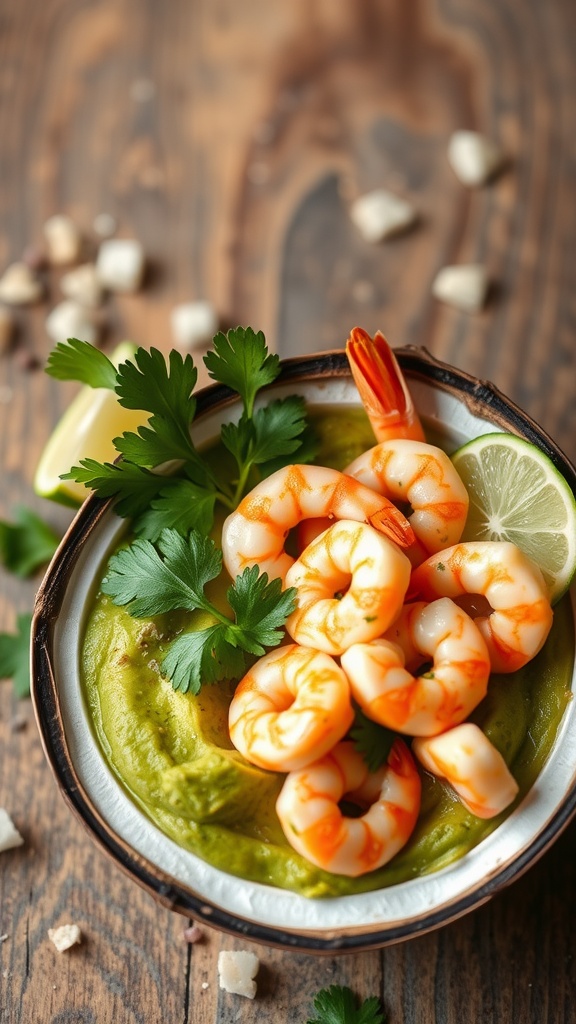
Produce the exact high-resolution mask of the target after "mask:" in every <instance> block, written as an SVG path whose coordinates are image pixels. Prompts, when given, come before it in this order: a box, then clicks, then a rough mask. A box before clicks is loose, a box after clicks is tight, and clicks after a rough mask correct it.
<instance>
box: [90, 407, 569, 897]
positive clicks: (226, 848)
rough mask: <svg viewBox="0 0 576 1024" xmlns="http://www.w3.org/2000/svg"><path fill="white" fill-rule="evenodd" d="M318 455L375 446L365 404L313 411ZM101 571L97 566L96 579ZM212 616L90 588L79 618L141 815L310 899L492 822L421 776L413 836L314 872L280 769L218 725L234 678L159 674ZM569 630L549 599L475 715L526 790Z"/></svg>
mask: <svg viewBox="0 0 576 1024" xmlns="http://www.w3.org/2000/svg"><path fill="white" fill-rule="evenodd" d="M314 424H315V427H316V429H317V432H318V435H319V438H320V452H319V455H318V459H317V461H318V462H319V463H321V464H324V465H329V466H335V467H339V468H340V467H342V466H345V465H347V463H348V462H350V461H351V460H352V459H353V458H355V457H356V456H357V455H359V454H361V452H362V451H364V450H366V448H369V447H370V446H371V445H372V444H374V437H373V434H372V432H371V430H370V427H369V424H368V422H367V420H366V417H365V414H364V412H363V410H362V409H357V410H356V409H352V410H349V411H348V410H342V409H338V410H334V411H322V412H321V413H317V414H315V415H314ZM104 574H105V570H104V572H103V574H102V575H104ZM207 624H208V621H207V617H206V616H205V614H204V613H195V614H193V615H190V614H187V615H183V614H181V613H174V614H171V615H167V616H159V617H157V618H156V619H155V620H154V621H151V620H146V619H135V618H132V616H131V615H129V614H128V613H127V612H126V610H125V609H124V608H120V607H116V606H115V605H114V604H112V602H111V600H110V599H109V598H108V597H106V596H105V595H103V594H102V593H98V594H97V595H96V597H95V600H94V604H93V608H92V610H91V613H90V615H89V619H88V622H87V626H86V634H85V639H84V645H83V652H82V676H83V683H84V687H85V692H86V697H87V702H88V706H89V710H90V714H91V717H92V721H93V724H94V729H95V732H96V735H97V737H98V740H99V742H100V745H101V747H102V749H103V751H104V754H105V756H106V758H107V760H108V761H109V763H110V765H111V767H112V768H113V770H114V771H115V773H116V774H117V776H118V778H119V779H120V781H121V782H122V784H123V785H124V787H125V788H126V790H127V791H128V793H129V794H130V795H131V797H132V798H133V799H134V800H135V802H136V803H137V804H138V805H139V806H140V807H141V808H142V809H143V810H144V812H145V813H146V814H147V815H148V817H149V818H150V819H151V820H152V821H153V822H155V824H156V825H157V826H158V827H159V828H160V829H161V830H162V831H163V832H165V833H166V834H167V835H168V836H170V837H171V838H172V839H174V840H175V841H176V842H177V843H178V844H179V845H181V846H183V847H185V848H186V849H189V850H191V851H193V852H194V853H195V854H197V855H198V856H199V857H201V858H203V859H204V860H206V861H208V862H209V863H211V864H213V865H214V866H215V867H217V868H220V869H222V870H224V871H227V872H229V873H230V874H233V875H238V876H240V877H243V878H247V879H251V880H254V881H258V882H263V883H266V884H269V885H275V886H278V887H280V888H284V889H291V890H294V891H296V892H299V893H301V894H303V895H305V896H308V897H326V896H340V895H345V894H348V893H357V892H365V891H367V890H371V889H379V888H382V887H383V886H386V885H391V884H393V883H397V882H402V881H405V880H406V879H409V878H414V877H415V876H417V875H421V874H426V873H429V872H432V871H436V870H438V869H439V868H441V867H444V866H445V865H446V864H449V863H451V862H452V861H454V860H456V859H457V858H459V857H461V856H462V855H463V854H464V853H465V852H466V851H467V850H469V849H471V847H473V846H475V845H476V844H477V843H478V842H480V840H481V839H483V838H484V837H485V836H487V835H488V834H489V833H490V832H491V831H493V829H495V828H496V827H497V826H498V825H499V824H500V822H501V821H502V820H503V819H504V818H505V817H506V815H507V814H508V813H509V812H510V810H511V809H512V808H508V810H507V811H505V812H504V813H503V814H501V815H500V816H498V817H497V818H494V819H492V820H489V821H484V820H482V819H479V818H476V817H474V816H473V815H472V814H469V813H468V812H467V811H466V810H465V808H464V807H463V805H462V804H461V803H460V802H459V801H458V800H457V799H456V798H455V797H454V796H453V795H452V793H451V791H450V789H449V787H447V786H446V785H444V784H443V783H442V782H440V781H439V780H437V779H434V778H433V777H432V776H430V775H429V774H428V773H426V772H422V777H423V788H422V807H421V812H420V817H419V819H418V823H417V825H416V829H415V830H414V833H413V834H412V836H411V838H410V840H409V842H408V843H407V844H406V846H405V847H404V848H403V849H402V850H401V851H400V853H399V854H398V855H397V856H396V857H394V859H393V860H392V861H391V862H390V863H389V864H387V865H385V866H384V867H383V868H380V869H378V870H376V871H373V872H371V873H370V874H367V875H364V876H362V877H360V878H354V879H352V878H347V877H343V876H340V875H332V874H329V873H328V872H325V871H322V870H320V869H318V868H316V867H315V866H314V865H312V864H310V863H308V861H306V860H305V859H304V858H303V857H301V856H300V855H299V854H297V853H296V852H295V851H294V850H293V849H292V847H291V846H289V844H288V843H287V841H286V839H285V837H284V834H283V832H282V830H281V828H280V825H279V822H278V820H277V817H276V814H275V811H274V804H275V801H276V797H277V795H278V793H279V791H280V788H281V786H282V782H283V778H284V776H282V775H279V774H276V773H273V772H267V771H263V770H261V769H259V768H255V767H253V766H251V765H249V764H247V763H246V762H245V761H244V760H243V758H242V757H241V756H240V754H238V753H237V752H236V750H235V749H234V748H233V746H232V744H231V742H230V738H229V736H228V729H227V712H228V704H229V701H230V698H231V695H232V692H233V689H234V686H233V685H231V684H226V683H224V684H223V683H219V684H214V685H212V686H206V687H204V688H203V689H202V691H201V692H200V694H198V695H197V696H194V695H191V694H183V693H179V692H176V691H174V690H173V689H172V686H171V684H170V682H169V681H167V680H166V679H163V678H162V676H161V675H160V670H159V664H160V662H161V661H162V658H163V656H164V650H165V647H166V644H167V642H168V641H169V640H170V639H171V638H172V637H173V636H175V635H176V634H177V633H178V632H180V631H181V630H182V629H200V628H203V627H204V626H205V625H207ZM573 657H574V625H573V617H572V611H571V607H570V602H569V599H568V598H567V597H566V598H564V599H563V600H562V601H561V602H560V603H559V604H558V605H557V606H556V608H555V613H554V625H553V627H552V631H551V633H550V636H549V638H548V640H547V642H546V644H545V646H544V648H543V650H542V651H541V652H540V654H539V655H538V656H537V658H535V659H534V660H533V661H532V662H531V663H530V664H529V665H528V666H526V668H524V669H522V670H520V671H519V672H516V673H514V674H513V675H509V676H496V675H494V676H492V677H491V681H490V688H489V692H488V695H487V697H486V698H485V700H484V701H483V702H482V703H481V704H480V706H479V707H478V708H477V709H476V711H475V712H474V715H473V716H471V717H472V720H473V721H475V722H477V724H478V725H480V726H481V727H482V728H483V729H484V731H485V732H486V734H487V735H488V737H489V738H490V740H491V741H492V743H494V745H495V746H496V747H497V748H498V750H500V752H501V753H502V755H503V756H504V758H505V760H506V762H507V764H508V765H509V766H510V768H511V771H512V773H513V775H514V777H515V778H516V781H517V782H518V784H519V786H520V794H519V796H518V800H520V799H521V798H522V797H523V796H524V794H525V793H526V792H527V790H528V789H529V788H530V786H531V785H532V783H533V782H534V780H535V779H536V776H537V775H538V773H539V771H540V769H541V768H542V766H543V764H544V762H545V760H546V757H547V756H548V753H549V751H550V749H551V746H552V743H553V741H554V738H555V736H556V732H557V729H558V726H559V724H560V721H561V718H562V715H563V713H564V709H565V707H566V704H567V702H568V700H569V699H570V684H571V673H572V664H573Z"/></svg>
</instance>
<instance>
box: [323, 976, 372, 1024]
mask: <svg viewBox="0 0 576 1024" xmlns="http://www.w3.org/2000/svg"><path fill="white" fill-rule="evenodd" d="M313 1003H314V1009H315V1011H316V1016H315V1017H313V1018H311V1019H310V1020H308V1022H307V1024H386V1016H385V1014H384V1013H383V1011H382V1006H381V1003H380V1000H379V999H378V997H377V996H370V997H369V998H368V999H365V1000H364V1002H363V1003H361V1005H360V1006H358V1001H357V999H356V996H355V995H354V993H353V991H352V989H350V988H348V986H347V985H330V986H329V987H328V988H322V989H320V991H319V992H318V993H317V994H316V996H315V997H314V1000H313Z"/></svg>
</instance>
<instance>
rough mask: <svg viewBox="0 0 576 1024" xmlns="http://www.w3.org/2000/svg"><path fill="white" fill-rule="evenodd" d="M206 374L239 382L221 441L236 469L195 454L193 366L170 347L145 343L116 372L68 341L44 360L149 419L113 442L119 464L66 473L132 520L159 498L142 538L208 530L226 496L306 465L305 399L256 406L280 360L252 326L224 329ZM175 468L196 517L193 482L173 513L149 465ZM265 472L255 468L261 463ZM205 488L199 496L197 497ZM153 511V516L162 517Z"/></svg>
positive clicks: (230, 499)
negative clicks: (165, 531)
mask: <svg viewBox="0 0 576 1024" xmlns="http://www.w3.org/2000/svg"><path fill="white" fill-rule="evenodd" d="M205 362H206V366H207V367H208V372H209V374H210V376H211V377H212V378H213V379H214V380H217V381H219V382H220V383H222V384H225V385H226V386H228V387H230V388H233V389H234V390H235V391H236V392H237V393H238V395H239V396H240V398H241V399H242V403H243V407H244V408H243V412H242V415H241V417H240V420H239V421H238V422H237V423H231V424H225V425H224V426H223V427H222V430H221V437H222V441H223V443H224V446H225V447H226V448H227V449H228V451H229V452H230V453H231V454H232V455H233V457H234V459H235V461H236V464H237V467H238V473H237V476H236V479H233V478H232V476H233V474H232V473H230V470H229V466H228V463H229V460H228V459H227V458H226V459H225V460H224V461H223V462H222V460H220V461H218V460H216V464H215V460H214V459H213V458H212V457H211V455H210V454H208V455H206V454H204V453H203V452H199V451H198V450H197V448H196V446H195V444H194V442H193V440H192V436H191V432H190V427H191V424H192V421H193V419H194V416H195V414H196V399H195V397H194V395H193V391H194V388H195V386H196V383H197V377H198V374H197V370H196V367H195V366H194V363H193V360H192V357H191V356H190V355H187V356H186V357H183V356H182V355H181V354H180V353H179V352H178V351H176V350H172V351H171V352H170V354H169V356H168V359H167V360H166V359H165V357H164V356H163V354H162V353H161V352H160V351H159V350H158V349H155V348H152V349H150V351H147V350H146V349H142V348H139V349H137V350H136V352H135V354H134V356H133V357H132V358H131V359H128V360H126V361H125V362H123V363H121V365H120V366H119V367H118V369H115V368H114V366H113V364H112V363H111V362H110V360H109V359H108V358H107V357H106V356H104V355H103V353H101V352H99V351H98V350H97V349H95V348H94V347H93V346H92V345H89V344H87V343H86V342H82V341H76V340H75V339H70V340H69V341H68V342H67V343H65V344H64V343H63V344H60V345H57V346H56V348H55V349H54V351H53V352H52V354H51V356H50V358H49V361H48V372H49V373H51V374H52V375H53V376H57V377H60V378H61V379H65V380H80V381H83V382H84V383H87V384H91V385H92V386H93V387H109V388H110V387H112V388H114V390H115V391H116V394H117V396H118V401H119V403H120V404H121V405H123V406H125V407H126V408H128V409H138V410H143V417H145V416H146V414H149V418H148V422H147V423H146V424H142V426H140V427H138V430H137V431H126V432H125V433H124V434H122V435H121V436H120V437H117V438H115V439H114V446H115V448H116V451H117V452H118V453H119V454H120V455H121V456H122V460H121V461H120V463H119V464H117V465H112V463H99V462H96V461H95V460H93V459H84V460H82V461H81V462H80V465H79V466H73V467H72V469H71V470H70V471H69V472H68V473H65V474H63V476H62V478H63V479H65V480H75V481H76V482H77V483H82V484H84V485H85V486H86V487H88V488H89V489H91V490H93V491H95V492H96V494H98V496H99V497H101V498H114V499H115V502H116V511H117V512H118V514H119V515H121V516H128V517H136V516H138V515H140V514H141V513H144V512H146V510H147V508H148V506H149V505H150V503H152V502H154V505H153V507H152V509H151V510H150V515H149V516H148V518H147V520H145V521H144V524H143V525H142V524H141V526H140V532H141V533H142V535H143V536H147V537H149V538H151V539H155V538H156V537H157V536H159V532H160V530H161V529H162V528H163V527H169V528H172V527H175V526H178V528H179V529H181V530H185V529H187V528H192V529H200V530H208V529H210V525H211V523H212V515H213V507H214V503H215V502H220V504H222V505H223V506H224V507H225V508H226V509H228V511H232V510H233V509H234V508H236V506H237V505H238V502H239V501H240V500H241V498H242V497H243V496H244V494H245V492H246V490H247V489H248V488H249V487H250V486H253V484H254V483H256V482H257V481H258V479H262V477H264V476H267V475H269V474H270V473H271V472H273V471H274V470H275V469H277V468H280V466H285V465H287V464H288V463H289V462H291V461H293V455H294V453H296V452H297V453H298V461H299V462H308V461H310V459H311V458H312V457H313V454H314V451H313V449H312V448H311V447H310V444H309V438H308V435H307V428H306V422H305V418H304V402H303V400H302V399H301V398H298V397H295V396H291V397H288V398H285V399H280V400H276V401H272V402H271V403H270V404H269V405H267V406H265V407H263V408H261V409H258V410H257V412H254V401H255V398H256V395H257V393H258V391H259V390H260V388H262V387H264V386H265V385H266V384H269V383H271V382H272V381H273V380H275V379H276V377H277V376H278V373H279V372H280V360H279V358H278V356H276V355H272V354H270V353H268V349H267V347H266V342H265V338H264V335H263V334H262V332H261V331H259V332H258V333H256V332H255V331H253V330H252V328H250V327H246V328H244V327H237V328H235V329H233V330H231V331H229V332H228V334H227V335H224V334H221V333H220V334H218V335H217V336H216V338H215V340H214V351H213V352H210V353H208V355H207V356H206V357H205ZM165 464H169V465H170V469H171V470H172V472H171V479H174V478H177V479H180V480H186V481H189V482H190V483H192V484H194V485H196V487H197V491H196V492H195V498H196V499H197V500H198V501H199V502H200V503H201V505H202V511H201V512H199V513H198V514H197V515H195V514H194V513H191V514H190V516H186V515H184V514H183V512H184V500H185V499H184V495H185V493H186V491H188V492H189V493H191V492H190V484H187V485H186V486H184V487H182V488H181V489H180V490H179V492H178V511H177V512H175V514H174V516H173V517H171V516H170V513H169V511H168V509H167V501H168V499H167V493H168V492H167V484H166V477H164V480H163V481H160V479H159V477H158V475H156V476H154V475H152V474H151V473H150V470H153V469H157V468H158V467H160V466H163V465H165ZM257 467H260V468H259V472H256V471H255V469H256V468H257ZM200 491H202V492H203V493H202V494H201V493H200ZM156 513H157V514H156Z"/></svg>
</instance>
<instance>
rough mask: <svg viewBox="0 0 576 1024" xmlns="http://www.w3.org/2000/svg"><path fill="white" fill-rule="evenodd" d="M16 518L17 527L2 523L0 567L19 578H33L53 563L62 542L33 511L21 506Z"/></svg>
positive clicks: (13, 524) (0, 526) (0, 528)
mask: <svg viewBox="0 0 576 1024" xmlns="http://www.w3.org/2000/svg"><path fill="white" fill-rule="evenodd" d="M14 514H15V520H16V521H15V522H14V523H9V522H4V521H3V520H0V563H1V564H2V565H3V566H4V568H5V569H8V571H9V572H13V573H14V574H15V575H16V576H22V577H25V576H31V575H32V573H33V572H35V570H36V569H39V568H40V566H41V565H46V563H47V562H49V561H50V559H51V558H52V555H53V554H54V552H55V551H56V548H57V547H58V543H59V540H60V538H59V537H58V534H56V533H55V532H54V530H53V529H52V527H51V526H48V524H47V523H45V522H44V520H43V519H41V518H40V516H37V515H36V513H35V512H32V510H31V509H29V508H25V507H24V506H20V507H19V508H17V509H15V513H14Z"/></svg>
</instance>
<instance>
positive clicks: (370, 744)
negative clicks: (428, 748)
mask: <svg viewBox="0 0 576 1024" xmlns="http://www.w3.org/2000/svg"><path fill="white" fill-rule="evenodd" d="M350 739H351V740H352V741H353V743H354V745H355V747H356V750H357V751H358V753H360V754H362V757H363V758H364V760H365V762H366V764H367V765H368V768H369V769H370V771H371V772H376V771H378V769H379V768H381V767H382V765H383V764H385V763H386V761H387V760H388V754H389V753H390V751H391V749H392V744H393V743H394V740H395V739H396V734H395V733H394V732H392V730H391V729H387V728H386V726H384V725H379V724H378V722H374V721H373V720H372V719H371V718H368V716H367V715H365V714H364V712H363V711H361V710H360V708H358V707H357V708H356V716H355V719H354V724H353V725H352V727H351V729H350Z"/></svg>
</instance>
